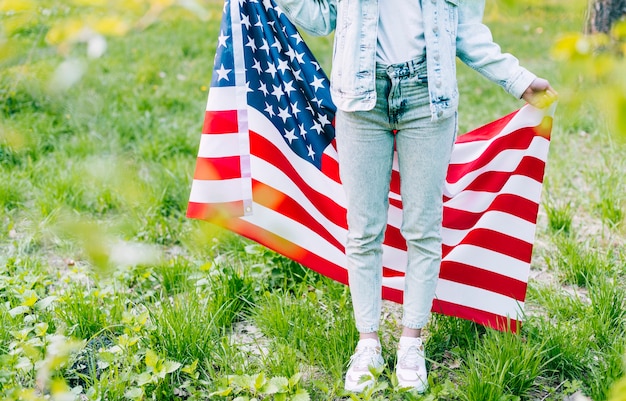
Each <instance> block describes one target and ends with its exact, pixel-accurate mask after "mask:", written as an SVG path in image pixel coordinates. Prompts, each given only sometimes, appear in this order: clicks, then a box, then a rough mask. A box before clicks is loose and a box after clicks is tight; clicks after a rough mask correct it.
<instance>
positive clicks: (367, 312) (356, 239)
mask: <svg viewBox="0 0 626 401" xmlns="http://www.w3.org/2000/svg"><path fill="white" fill-rule="evenodd" d="M425 81H426V62H425V61H424V60H416V61H410V62H406V63H400V64H393V65H389V66H384V65H377V69H376V93H377V101H376V106H375V107H374V109H372V110H369V111H356V112H345V111H337V114H336V121H335V123H336V139H337V148H338V152H339V165H340V174H341V180H342V183H343V186H344V190H345V192H346V198H347V210H348V236H347V243H346V256H347V266H348V280H349V285H350V291H351V295H352V303H353V307H354V315H355V320H356V327H357V329H358V330H359V332H361V333H370V332H375V331H378V328H379V323H380V313H381V288H382V287H381V286H382V253H383V248H382V242H383V238H384V233H385V228H386V225H387V213H388V208H389V184H390V180H391V171H392V165H393V157H394V146H395V149H396V150H397V153H398V166H399V170H400V177H401V185H400V192H401V195H402V208H403V212H402V226H401V232H402V235H403V237H404V239H405V240H406V242H407V249H408V251H407V258H408V261H407V266H406V272H405V288H404V298H403V316H402V325H403V326H405V327H408V328H413V329H419V328H422V327H424V326H425V325H426V323H427V322H428V319H429V317H430V310H431V308H432V301H433V298H434V296H435V287H436V285H437V278H438V276H439V266H440V263H441V222H442V211H443V199H442V198H443V186H444V180H445V176H446V171H447V167H448V163H449V161H450V153H451V151H452V146H453V144H454V139H455V136H456V116H452V117H450V118H445V119H443V120H438V121H434V122H433V121H432V120H431V112H430V105H429V96H428V87H427V83H426V82H425Z"/></svg>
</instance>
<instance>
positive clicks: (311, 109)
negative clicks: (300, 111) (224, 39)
mask: <svg viewBox="0 0 626 401" xmlns="http://www.w3.org/2000/svg"><path fill="white" fill-rule="evenodd" d="M306 109H307V110H308V111H309V113H311V114H315V110H313V105H312V104H311V103H307V105H306Z"/></svg>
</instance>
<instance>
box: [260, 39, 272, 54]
mask: <svg viewBox="0 0 626 401" xmlns="http://www.w3.org/2000/svg"><path fill="white" fill-rule="evenodd" d="M259 49H261V50H265V51H266V52H267V54H270V46H269V45H268V44H267V39H265V38H263V46H261V47H259Z"/></svg>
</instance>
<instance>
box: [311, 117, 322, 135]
mask: <svg viewBox="0 0 626 401" xmlns="http://www.w3.org/2000/svg"><path fill="white" fill-rule="evenodd" d="M311 129H314V130H315V131H317V135H319V134H321V133H322V132H324V130H323V129H322V126H321V125H320V124H319V123H318V122H317V121H315V120H313V126H312V127H311Z"/></svg>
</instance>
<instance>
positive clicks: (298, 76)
mask: <svg viewBox="0 0 626 401" xmlns="http://www.w3.org/2000/svg"><path fill="white" fill-rule="evenodd" d="M292 72H293V76H294V78H296V79H297V80H298V81H302V80H303V79H302V77H301V76H300V73H301V72H302V71H301V70H292Z"/></svg>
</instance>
